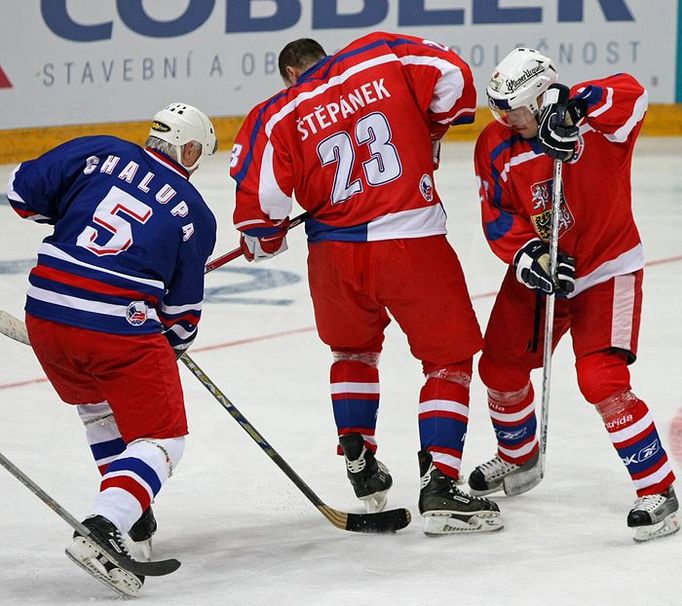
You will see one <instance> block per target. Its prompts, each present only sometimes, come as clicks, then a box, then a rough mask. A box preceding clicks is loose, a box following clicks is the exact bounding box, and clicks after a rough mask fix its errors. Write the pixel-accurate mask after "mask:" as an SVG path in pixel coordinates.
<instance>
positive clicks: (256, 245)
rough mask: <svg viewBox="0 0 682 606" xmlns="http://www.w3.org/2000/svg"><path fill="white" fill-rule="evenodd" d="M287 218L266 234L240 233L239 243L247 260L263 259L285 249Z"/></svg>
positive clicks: (286, 247)
mask: <svg viewBox="0 0 682 606" xmlns="http://www.w3.org/2000/svg"><path fill="white" fill-rule="evenodd" d="M288 229H289V219H288V218H287V219H284V220H283V221H282V222H281V223H279V224H278V225H276V226H275V227H274V228H273V229H272V230H271V233H270V234H268V235H267V236H260V237H258V236H252V235H249V234H247V233H242V235H241V238H240V241H239V245H240V246H241V249H242V252H243V253H244V256H245V257H246V260H247V261H255V262H256V263H258V262H259V261H263V260H264V259H269V258H270V257H274V256H275V255H278V254H280V253H283V252H284V251H286V250H287V249H288V248H289V247H288V246H287V230H288Z"/></svg>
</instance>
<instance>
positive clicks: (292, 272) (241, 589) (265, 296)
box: [0, 139, 682, 606]
mask: <svg viewBox="0 0 682 606" xmlns="http://www.w3.org/2000/svg"><path fill="white" fill-rule="evenodd" d="M471 153H472V146H471V144H448V145H446V146H445V148H444V152H443V162H442V168H441V169H440V171H439V172H438V174H437V187H438V188H439V190H440V192H441V195H442V197H443V199H444V202H445V206H446V208H447V210H448V213H449V230H450V235H449V237H450V240H451V242H452V243H453V244H454V246H455V248H456V250H457V251H458V254H459V255H460V258H461V260H462V263H463V266H464V269H465V272H466V275H467V279H468V283H469V287H470V291H471V293H472V295H473V297H474V302H475V306H476V311H477V314H478V317H479V320H480V322H481V324H482V326H485V322H486V320H487V316H488V313H489V310H490V307H491V305H492V293H494V292H495V291H496V289H497V286H498V284H499V281H500V278H501V276H502V273H503V271H504V267H503V266H502V264H501V263H500V262H499V261H498V260H497V259H496V258H495V257H494V256H493V255H492V253H491V252H490V251H489V249H488V248H487V245H486V243H485V242H484V239H483V236H482V231H481V227H480V217H479V202H478V197H477V192H476V190H475V187H474V183H473V174H472V163H471ZM681 154H682V140H680V139H643V140H642V141H640V143H639V144H638V148H637V153H636V157H635V162H634V171H633V172H634V178H633V181H634V197H635V214H636V217H637V220H638V222H639V226H640V229H641V233H642V237H643V240H644V244H645V253H646V257H647V260H648V261H649V262H650V263H651V265H650V267H649V268H648V269H647V271H646V275H645V285H644V289H645V297H644V312H643V318H642V328H641V334H640V351H639V360H638V361H637V363H636V364H635V365H634V366H633V367H631V369H632V374H633V387H634V389H635V391H636V392H637V393H638V394H639V395H640V396H641V397H642V398H643V399H644V400H645V401H646V402H648V403H649V405H650V407H651V409H652V411H653V414H654V418H655V419H656V421H657V424H658V429H659V432H660V433H661V435H662V437H663V440H664V442H665V444H666V446H667V447H668V451H669V454H670V455H671V459H673V467H674V468H675V470H676V472H677V473H678V475H679V469H680V463H681V461H682V399H681V398H680V392H681V390H682V373H681V372H680V360H681V359H682V323H681V321H680V317H681V315H682V314H681V311H682V304H681V302H680V301H681V300H682V272H681V268H682V243H681V239H680V235H681V234H682V160H681V158H682V156H681ZM226 165H227V158H226V154H224V153H222V154H219V155H218V157H217V158H215V159H211V161H209V162H208V163H207V165H206V166H204V167H202V169H200V171H199V172H198V173H197V174H196V176H195V178H194V181H195V183H196V185H197V186H198V187H199V189H200V190H201V191H202V192H203V193H204V195H205V197H206V199H207V200H208V201H209V203H210V204H211V206H212V207H213V209H214V211H215V212H216V215H217V217H218V220H219V224H220V231H219V239H218V245H217V247H216V256H217V255H218V254H222V253H223V252H227V251H229V250H231V249H233V248H234V247H235V246H236V243H237V238H236V235H235V233H234V232H233V230H232V226H231V212H232V205H233V202H232V199H233V198H232V195H233V186H232V183H231V182H230V181H229V179H228V177H227V172H226ZM10 169H11V167H8V166H5V167H0V191H4V183H6V178H7V175H8V174H9V171H10ZM603 178H609V176H608V175H603ZM593 203H594V205H595V206H598V205H599V200H594V201H593ZM47 231H48V228H46V227H44V226H38V225H34V224H32V223H30V222H27V221H21V220H19V219H18V217H16V216H15V215H14V213H13V212H12V210H11V209H10V208H9V206H8V205H7V204H6V203H5V204H1V203H0V284H1V288H0V308H2V309H6V310H7V311H9V312H11V313H14V314H15V315H19V316H21V315H22V313H23V312H22V307H23V300H24V292H25V288H26V273H27V270H26V268H17V267H14V268H12V267H11V266H10V265H9V264H8V263H7V262H8V261H19V260H30V259H31V258H33V257H34V256H35V251H36V250H37V247H38V244H39V242H40V240H41V239H42V237H44V236H45V235H46V233H47ZM289 244H290V250H289V252H287V253H286V254H284V255H282V256H280V257H277V258H275V259H273V260H271V261H270V262H267V263H261V264H259V265H249V264H247V263H246V262H244V261H243V260H241V259H240V260H237V261H234V262H232V263H230V264H229V265H227V266H225V268H224V269H223V270H220V271H216V272H214V273H213V274H211V275H209V276H208V278H207V288H208V289H213V290H211V291H210V292H211V293H212V294H211V298H212V300H213V301H214V302H212V303H208V304H207V305H206V306H205V311H204V317H203V320H202V326H201V329H200V336H199V338H198V341H197V343H196V344H195V346H194V348H193V350H192V352H191V355H192V357H193V358H194V359H195V361H196V362H197V363H198V364H199V365H200V366H201V367H202V368H203V369H204V370H205V371H206V372H207V373H208V374H209V376H210V377H212V378H213V380H214V381H215V382H216V383H218V385H219V386H220V387H221V388H222V389H223V391H224V392H225V394H226V395H227V396H228V397H229V398H230V399H231V400H232V401H233V403H234V404H235V405H236V406H237V407H238V408H239V410H240V411H241V412H242V413H243V414H244V415H245V416H246V417H247V418H248V419H249V420H250V421H251V422H252V423H253V425H254V426H255V427H256V428H257V429H258V430H259V431H260V432H261V433H262V434H263V436H264V437H265V438H266V439H267V440H268V441H270V443H271V444H272V445H273V446H274V447H275V449H276V450H277V451H278V452H279V453H280V454H281V455H282V456H283V457H284V458H285V459H286V461H287V462H288V463H289V464H290V465H291V466H292V467H293V468H294V469H295V470H296V471H297V472H298V473H299V475H301V477H303V479H304V480H305V481H306V482H307V483H308V484H309V485H310V486H311V487H312V489H313V490H314V491H315V492H316V493H317V494H318V495H319V496H320V497H321V498H322V499H323V500H324V501H325V502H327V503H328V504H329V505H331V506H333V507H335V508H337V509H343V510H347V511H354V512H360V511H361V509H360V507H359V505H358V503H357V502H356V500H355V498H354V496H353V494H352V490H351V488H350V485H349V484H348V483H347V480H346V478H345V469H344V466H343V463H342V461H341V459H340V458H339V457H337V456H336V454H335V432H334V423H333V418H332V413H331V405H330V403H329V396H328V391H329V388H328V382H327V381H328V372H329V363H330V354H329V352H328V351H327V349H326V348H325V347H324V346H323V345H322V344H321V343H320V341H319V340H318V338H317V336H316V334H315V332H314V329H313V315H312V309H311V303H310V300H309V295H308V289H307V283H306V277H305V276H306V266H305V254H306V247H305V241H304V233H303V229H302V228H301V229H300V231H299V230H296V231H293V232H292V233H291V234H290V237H289ZM252 270H258V273H256V274H255V275H254V274H252V273H250V272H251V271H252ZM245 272H247V273H245ZM283 272H288V273H283ZM287 276H288V277H289V278H290V279H292V280H295V279H297V281H291V282H287V280H286V279H284V278H286V277H287ZM221 287H227V288H226V289H225V290H224V291H223V293H222V295H221V294H220V293H218V292H217V291H216V290H215V289H219V288H221ZM255 288H260V289H261V290H255ZM226 291H227V292H226ZM240 291H241V292H240ZM216 299H221V300H220V301H219V302H215V301H216ZM0 354H1V355H2V364H0V407H1V413H0V419H1V420H0V452H2V453H3V454H4V455H5V456H7V457H8V458H10V459H11V460H12V461H13V462H14V463H15V464H16V465H18V466H19V467H20V468H21V469H23V470H24V471H25V472H26V473H28V474H29V475H30V476H31V477H32V478H33V479H34V480H35V481H36V482H38V483H39V484H40V485H41V486H42V487H43V488H44V489H46V490H47V491H48V492H49V493H50V494H51V495H52V496H53V497H54V498H56V499H57V500H58V501H59V502H60V503H61V504H62V505H63V506H64V507H66V508H67V509H68V510H69V511H71V512H72V513H73V514H74V515H75V516H76V517H78V518H80V517H82V516H83V515H84V514H85V513H86V512H87V510H88V508H89V506H90V504H91V502H92V499H93V497H94V494H95V492H96V490H97V486H98V473H97V470H96V469H95V466H94V464H93V463H92V461H91V459H90V455H89V451H88V448H87V445H86V443H85V438H84V434H83V429H82V426H81V423H80V421H79V420H78V418H77V416H76V414H75V411H74V410H73V409H71V408H70V407H69V406H66V405H64V404H61V403H60V402H59V400H58V398H57V396H56V395H55V393H54V391H53V390H52V388H51V387H50V385H49V384H48V383H46V382H45V381H44V379H43V378H42V377H43V375H42V372H41V369H40V367H39V365H38V364H37V362H36V360H35V358H34V357H33V354H32V352H31V351H30V349H28V348H27V347H25V346H23V345H19V344H16V343H14V342H11V341H9V340H7V339H4V338H3V339H2V340H0ZM181 372H182V377H183V383H184V387H185V395H186V401H187V411H188V417H189V422H190V431H191V433H190V436H189V439H188V442H187V450H186V454H185V458H184V460H183V461H182V464H181V466H180V467H179V469H178V471H177V473H176V474H175V475H174V477H173V478H172V479H171V480H170V482H169V483H168V484H167V486H166V487H165V488H164V489H163V491H162V492H161V494H160V496H159V498H158V501H157V503H156V505H155V511H156V513H157V518H158V521H159V526H160V528H159V532H158V534H157V536H156V543H155V554H156V557H159V558H160V557H178V558H179V559H180V560H181V561H182V563H183V565H182V567H181V568H180V569H179V570H178V571H177V572H176V573H174V574H173V575H171V576H168V577H164V578H149V579H148V580H147V583H146V585H145V587H144V589H143V593H142V594H141V597H140V598H139V603H141V604H158V605H163V606H186V605H189V604H193V605H197V606H204V605H223V604H230V605H232V604H234V605H239V606H241V605H247V604H248V605H264V606H265V605H268V606H271V605H296V606H300V605H303V606H307V605H325V606H326V605H334V606H335V605H339V606H342V605H343V606H346V605H349V604H371V605H372V606H383V605H386V606H388V605H390V606H397V605H413V604H457V605H464V604H467V605H485V606H487V605H496V604H500V605H504V606H521V605H540V604H542V605H553V606H562V605H566V606H568V605H571V606H573V605H581V606H582V605H586V606H588V605H600V606H604V605H614V606H616V605H617V606H630V605H649V604H656V605H660V606H668V605H678V604H682V590H681V589H680V580H679V579H680V573H681V571H682V534H680V535H677V536H673V537H667V538H665V539H660V540H657V541H651V542H649V543H645V544H635V543H634V542H633V541H632V538H631V532H630V530H629V529H628V528H627V527H626V525H625V517H626V514H627V511H628V509H629V508H630V506H631V504H632V501H633V499H634V492H633V489H632V487H631V483H630V481H629V479H628V476H627V474H626V472H625V469H624V467H623V466H622V464H621V463H620V462H619V460H618V457H617V455H616V454H615V452H614V450H613V448H612V447H611V444H610V442H609V440H608V437H607V436H606V433H605V431H604V428H603V427H602V424H601V422H600V419H599V417H598V415H597V414H596V413H595V411H594V410H592V409H591V406H590V405H589V404H587V403H585V402H584V401H583V399H582V398H581V396H580V394H579V392H578V389H577V386H576V381H575V371H574V369H573V358H572V352H571V348H570V341H569V340H568V338H567V339H565V340H564V341H563V342H562V343H561V344H560V346H559V348H558V350H557V353H556V355H555V359H554V366H553V382H552V398H551V407H550V414H549V442H548V459H547V475H546V478H545V479H544V480H543V482H542V483H541V484H540V486H538V487H537V488H536V489H535V490H533V491H532V492H530V493H528V494H526V495H523V496H520V497H516V498H515V499H508V498H505V497H501V498H499V499H498V502H499V504H500V507H501V509H502V511H503V514H504V517H505V521H506V526H505V528H504V529H503V530H502V531H501V532H498V533H489V534H482V535H478V536H449V537H443V538H438V539H429V538H426V537H425V536H424V535H423V533H422V530H421V523H420V518H419V515H418V511H417V506H416V505H417V496H418V470H417V458H416V451H417V449H418V447H419V443H418V434H417V422H416V410H417V398H418V393H419V389H420V387H421V384H422V377H421V374H420V366H419V363H418V362H417V361H416V360H414V359H412V358H411V356H410V353H409V350H408V348H407V343H406V340H405V337H404V335H403V334H402V333H401V332H400V330H399V329H398V328H397V326H396V325H394V324H392V325H391V326H390V327H389V330H388V332H387V339H386V343H385V348H384V353H383V357H382V361H381V378H382V400H381V410H380V414H379V423H378V439H379V442H380V450H379V456H380V458H381V459H382V460H383V461H384V462H385V463H386V464H387V465H388V466H389V468H390V469H391V471H392V473H393V476H394V480H395V485H394V488H393V490H392V491H391V493H390V498H389V506H394V507H397V506H405V507H409V508H410V509H411V511H412V514H413V516H414V519H413V522H412V524H411V525H410V526H409V527H408V528H406V529H405V530H403V531H401V532H399V533H398V534H395V535H391V536H376V535H362V534H354V533H349V532H344V531H341V530H337V529H335V528H333V527H332V526H331V525H330V524H329V523H328V522H327V521H326V520H325V519H324V518H323V517H322V516H321V515H320V514H319V513H318V511H317V510H316V509H315V508H314V507H313V506H312V505H311V504H310V503H309V502H308V501H307V500H306V499H305V497H304V496H303V495H302V494H301V493H300V492H299V491H298V489H297V488H296V487H295V486H294V485H293V484H292V483H291V482H290V481H289V479H287V477H286V476H285V475H284V474H283V473H282V472H281V471H280V470H279V469H278V468H277V467H275V466H274V465H273V464H272V462H271V461H270V460H269V459H268V457H267V456H266V455H265V454H264V453H263V451H262V450H261V449H260V448H259V447H258V446H257V445H256V444H255V443H254V442H253V441H252V439H251V438H250V437H249V435H247V433H245V432H244V431H243V430H242V429H241V428H240V427H239V426H238V425H237V423H236V422H235V421H234V420H233V419H232V418H231V417H230V415H229V414H228V413H227V412H226V411H225V410H223V409H222V408H221V407H220V406H219V405H218V404H217V402H216V401H215V400H214V399H213V398H212V397H211V396H210V394H209V393H208V392H207V391H206V390H205V389H204V387H203V386H202V385H201V384H200V383H199V382H198V381H197V380H196V379H195V378H194V377H193V376H192V375H190V374H189V373H188V372H187V371H186V369H184V368H183V369H182V371H181ZM535 380H536V387H537V391H538V393H539V391H540V389H539V388H540V385H539V375H536V376H535ZM676 417H677V419H678V421H677V423H678V424H677V425H676V426H677V428H678V432H677V435H676V436H675V435H673V430H672V428H673V423H674V420H675V418H676ZM673 451H675V453H676V454H675V455H673ZM493 452H494V440H493V434H492V430H491V429H490V426H489V423H488V420H487V412H486V405H485V398H484V391H483V388H482V386H481V383H480V380H479V379H478V377H477V376H476V377H475V378H474V381H473V385H472V398H471V420H470V425H469V434H468V440H467V447H466V450H465V453H464V463H463V468H464V471H465V473H468V472H469V471H470V470H471V469H472V468H473V466H475V465H476V464H477V463H479V462H480V461H482V460H484V459H487V458H489V457H490V456H491V455H492V454H493ZM70 535H71V529H70V528H69V527H68V526H67V525H66V524H65V523H64V522H63V521H62V520H61V519H59V518H58V517H57V516H56V515H55V514H54V513H53V512H52V511H50V510H49V509H48V508H47V507H46V506H45V505H44V504H43V503H42V502H40V501H39V500H38V499H37V498H36V497H35V496H34V495H33V494H31V493H30V492H29V491H28V490H26V489H25V488H24V487H23V486H22V485H21V484H19V483H18V482H17V481H16V480H15V479H14V478H13V477H12V476H11V475H9V474H8V473H7V472H6V471H5V470H4V469H0V605H2V606H8V605H17V606H18V605H21V606H27V605H33V604H57V605H62V604H63V605H66V604H70V605H71V604H73V605H85V604H92V603H99V602H104V603H107V602H110V601H112V600H114V599H115V596H114V594H113V593H110V592H109V591H108V590H107V589H106V588H105V587H104V586H102V585H100V584H99V583H97V582H96V581H95V580H93V579H92V578H90V577H88V576H87V575H85V574H84V573H83V572H81V571H80V570H79V569H77V568H76V567H74V566H73V564H71V563H70V562H69V561H68V560H67V559H66V557H65V556H64V554H63V548H64V546H65V545H66V544H67V543H68V541H69V540H70Z"/></svg>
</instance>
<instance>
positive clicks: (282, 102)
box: [230, 33, 502, 534]
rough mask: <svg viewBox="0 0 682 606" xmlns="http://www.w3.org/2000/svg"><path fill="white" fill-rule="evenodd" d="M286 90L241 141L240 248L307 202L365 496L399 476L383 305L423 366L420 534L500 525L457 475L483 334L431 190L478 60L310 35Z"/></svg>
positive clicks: (466, 112)
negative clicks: (391, 454) (381, 445)
mask: <svg viewBox="0 0 682 606" xmlns="http://www.w3.org/2000/svg"><path fill="white" fill-rule="evenodd" d="M279 69H280V74H281V75H282V78H283V80H284V82H285V84H286V85H287V88H286V89H285V90H283V91H281V92H279V93H277V94H276V95H274V96H273V97H271V98H269V99H267V100H266V101H264V102H263V103H261V104H259V105H257V106H256V107H255V108H254V109H253V110H252V111H251V112H250V113H249V115H248V116H247V118H246V120H245V122H244V124H243V126H242V128H241V130H240V131H239V133H238V135H237V138H236V141H235V145H234V148H233V151H232V160H231V171H230V172H231V175H232V177H233V178H234V179H235V180H236V182H237V196H236V208H235V212H234V221H235V225H236V227H237V229H239V230H240V231H241V232H242V246H243V249H244V253H245V255H246V256H247V258H248V259H250V260H256V261H258V260H261V259H264V258H268V257H270V256H272V255H275V254H278V253H280V252H282V251H283V250H286V239H285V234H286V229H287V224H288V217H289V214H290V212H291V209H292V196H294V195H295V197H296V200H297V202H298V203H299V204H300V205H301V206H302V207H303V208H304V209H305V210H306V211H308V214H309V218H308V219H307V221H306V232H307V235H308V243H309V247H308V250H309V256H308V276H309V284H310V292H311V297H312V300H313V305H314V310H315V320H316V324H317V330H318V334H319V336H320V338H321V339H322V341H324V342H325V343H326V344H327V345H329V347H330V348H331V350H332V356H333V363H332V365H331V373H330V375H331V376H330V382H331V397H332V405H333V412H334V419H335V422H336V426H337V433H338V436H339V447H338V452H339V454H343V455H344V456H345V462H346V469H347V475H348V478H349V479H350V482H351V484H352V486H353V489H354V491H355V494H356V496H357V497H358V498H359V499H362V500H363V501H364V502H365V505H366V506H367V509H368V510H369V511H378V510H381V509H382V508H383V507H384V505H385V503H386V493H387V491H388V489H389V488H390V487H391V485H392V478H391V475H390V473H389V472H388V470H387V469H386V467H385V466H384V465H383V464H382V463H381V462H379V461H378V460H377V459H376V458H375V451H376V448H377V440H376V436H375V428H376V421H377V412H378V407H379V370H378V362H379V354H380V352H381V349H382V344H383V340H384V329H385V328H386V326H387V325H388V323H389V321H390V319H389V315H388V314H389V312H390V313H391V315H392V316H393V318H395V320H396V321H397V322H398V324H399V325H400V327H401V328H402V330H403V331H404V332H405V334H406V335H407V339H408V343H409V345H410V350H411V352H412V354H413V355H414V356H415V357H416V358H417V359H419V360H420V361H421V362H422V368H423V372H424V375H425V377H426V382H425V384H424V386H423V388H422V390H421V393H420V396H419V434H420V442H421V449H420V451H419V453H418V460H419V466H420V474H421V486H422V489H421V492H420V498H419V508H420V512H421V513H422V514H423V516H424V531H425V532H426V533H427V534H445V533H457V532H476V531H483V530H495V529H497V528H501V526H502V521H501V518H500V514H499V509H498V507H497V505H495V504H494V503H492V502H491V501H488V500H487V499H481V498H472V497H471V496H470V495H468V494H466V493H464V492H462V491H461V490H460V489H459V488H458V487H457V485H456V480H457V478H458V476H459V469H460V462H461V457H462V450H463V447H464V440H465V434H466V427H467V421H468V411H469V383H470V379H471V372H472V357H473V355H474V354H475V353H476V352H477V351H478V350H479V348H480V345H481V334H480V329H479V326H478V322H477V320H476V317H475V315H474V312H473V308H472V305H471V301H470V298H469V294H468V291H467V288H466V284H465V279H464V275H463V273H462V269H461V267H460V264H459V260H458V258H457V256H456V254H455V252H454V251H453V249H452V248H451V246H450V245H449V243H448V241H447V240H446V237H445V233H446V229H445V212H444V210H443V205H442V204H441V200H440V198H439V196H438V192H437V190H436V187H435V185H434V178H433V173H434V169H435V165H436V164H437V162H438V154H437V150H438V145H439V140H440V138H441V137H442V136H443V134H444V133H445V131H446V130H447V129H448V128H449V127H450V126H451V125H457V124H466V123H470V122H472V121H473V118H474V109H475V106H476V94H475V89H474V83H473V79H472V76H471V72H470V69H469V67H468V66H467V65H466V63H464V61H462V59H460V57H458V56H457V55H456V54H455V53H454V52H453V51H451V50H450V49H448V48H447V47H444V46H442V45H440V44H436V43H434V42H430V41H428V40H423V39H421V38H416V37H412V36H406V35H395V34H388V33H373V34H370V35H367V36H364V37H362V38H359V39H358V40H355V41H354V42H352V43H350V44H349V45H348V46H346V47H345V48H343V49H341V50H340V51H338V52H337V53H335V54H333V55H326V54H325V52H324V50H323V49H322V47H321V46H320V44H318V43H317V42H316V41H314V40H310V39H301V40H296V41H294V42H291V43H289V44H288V45H286V46H285V47H284V49H283V50H282V51H281V53H280V55H279Z"/></svg>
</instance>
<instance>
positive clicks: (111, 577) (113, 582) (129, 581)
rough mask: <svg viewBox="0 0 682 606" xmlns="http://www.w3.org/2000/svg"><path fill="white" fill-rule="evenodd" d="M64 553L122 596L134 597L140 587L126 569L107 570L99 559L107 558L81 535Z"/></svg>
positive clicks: (137, 581)
mask: <svg viewBox="0 0 682 606" xmlns="http://www.w3.org/2000/svg"><path fill="white" fill-rule="evenodd" d="M64 553H66V555H67V556H68V558H69V559H70V560H71V561H72V562H74V563H75V564H76V565H78V566H79V567H80V568H82V569H83V570H85V572H87V573H88V574H89V575H90V576H92V577H94V578H95V579H97V580H98V581H100V582H101V583H103V584H104V585H106V586H107V587H109V589H112V590H113V591H115V592H116V593H117V594H118V595H119V596H121V597H123V598H126V599H130V598H134V597H136V596H137V594H138V592H139V591H140V587H142V584H141V583H140V580H139V579H138V578H137V577H136V576H135V575H133V574H132V573H130V572H128V571H127V570H123V569H121V568H117V567H114V568H112V569H111V570H110V571H109V572H107V570H106V568H105V567H104V564H103V563H102V562H101V559H102V558H103V559H105V560H106V561H107V562H109V560H107V559H106V556H103V555H102V554H101V552H100V551H99V549H97V548H96V547H95V546H94V545H93V544H92V543H90V542H89V541H88V540H87V539H85V538H83V537H77V538H76V539H74V543H73V544H72V545H69V546H68V547H66V548H65V549H64ZM109 563H110V562H109Z"/></svg>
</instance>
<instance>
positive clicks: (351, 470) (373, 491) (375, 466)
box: [339, 433, 393, 513]
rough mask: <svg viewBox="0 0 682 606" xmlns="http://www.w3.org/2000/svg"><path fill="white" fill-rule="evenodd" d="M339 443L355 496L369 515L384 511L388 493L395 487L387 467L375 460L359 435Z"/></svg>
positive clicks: (345, 438)
mask: <svg viewBox="0 0 682 606" xmlns="http://www.w3.org/2000/svg"><path fill="white" fill-rule="evenodd" d="M339 443H340V444H341V449H342V450H343V454H344V456H345V459H346V471H347V475H348V479H349V480H350V483H351V484H352V486H353V490H354V491H355V496H356V497H357V498H358V499H360V500H361V501H363V502H364V504H365V509H366V510H367V512H368V513H376V512H379V511H382V510H383V509H384V507H385V506H386V501H387V500H388V497H387V493H388V490H389V488H391V486H392V485H393V478H392V477H391V474H390V473H389V471H388V469H387V467H386V466H385V465H384V464H383V463H382V462H381V461H377V459H376V458H374V453H373V452H372V451H371V450H367V448H365V445H364V440H363V438H362V436H361V435H360V434H359V433H350V434H348V435H345V436H340V437H339Z"/></svg>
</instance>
